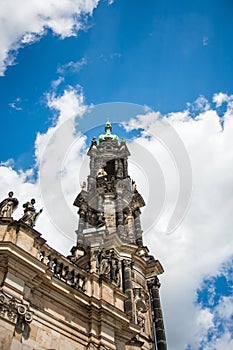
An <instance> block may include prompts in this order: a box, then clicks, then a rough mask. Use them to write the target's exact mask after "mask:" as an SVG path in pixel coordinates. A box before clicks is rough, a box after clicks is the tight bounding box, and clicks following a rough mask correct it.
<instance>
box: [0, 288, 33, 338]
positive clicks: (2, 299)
mask: <svg viewBox="0 0 233 350" xmlns="http://www.w3.org/2000/svg"><path fill="white" fill-rule="evenodd" d="M0 315H1V316H2V317H4V318H7V319H8V320H9V321H11V322H14V323H15V330H16V332H17V333H22V335H23V337H24V338H25V339H27V338H28V336H29V332H30V326H29V324H30V322H31V321H32V319H33V312H32V311H30V309H29V307H28V306H27V305H24V304H23V303H22V302H19V301H17V300H16V299H15V298H14V297H11V296H8V295H6V294H5V293H3V292H0Z"/></svg>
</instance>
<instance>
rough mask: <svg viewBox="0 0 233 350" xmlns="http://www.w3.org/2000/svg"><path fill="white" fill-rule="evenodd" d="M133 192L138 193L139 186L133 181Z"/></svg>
mask: <svg viewBox="0 0 233 350" xmlns="http://www.w3.org/2000/svg"><path fill="white" fill-rule="evenodd" d="M132 191H133V192H137V185H136V182H135V181H132Z"/></svg>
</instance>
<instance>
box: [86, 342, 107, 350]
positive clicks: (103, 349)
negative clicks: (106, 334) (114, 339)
mask: <svg viewBox="0 0 233 350" xmlns="http://www.w3.org/2000/svg"><path fill="white" fill-rule="evenodd" d="M87 350H110V348H108V347H107V346H104V345H96V344H94V343H89V344H88V346H87Z"/></svg>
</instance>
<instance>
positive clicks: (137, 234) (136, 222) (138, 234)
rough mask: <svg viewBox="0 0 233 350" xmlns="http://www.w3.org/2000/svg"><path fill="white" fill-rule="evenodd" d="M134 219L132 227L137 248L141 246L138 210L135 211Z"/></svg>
mask: <svg viewBox="0 0 233 350" xmlns="http://www.w3.org/2000/svg"><path fill="white" fill-rule="evenodd" d="M134 214H135V218H134V226H135V238H136V244H137V245H138V246H139V247H142V246H143V241H142V228H141V221H140V210H139V209H138V210H137V211H135V213H134Z"/></svg>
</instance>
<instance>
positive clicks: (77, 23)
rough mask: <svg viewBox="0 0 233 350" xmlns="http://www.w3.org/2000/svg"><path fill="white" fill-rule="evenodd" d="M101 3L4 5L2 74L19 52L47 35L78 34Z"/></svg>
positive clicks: (25, 0) (0, 18)
mask: <svg viewBox="0 0 233 350" xmlns="http://www.w3.org/2000/svg"><path fill="white" fill-rule="evenodd" d="M97 5H98V0H59V1H57V0H46V1H44V0H33V1H31V0H21V1H18V2H17V1H15V0H7V1H1V3H0V75H3V74H4V72H5V70H6V68H7V66H9V65H12V64H13V63H14V61H15V57H16V54H17V50H18V49H19V48H20V47H22V46H24V45H25V44H29V43H33V42H35V41H37V40H39V39H40V37H41V36H43V35H45V34H46V31H47V29H51V31H52V32H53V33H54V34H55V35H58V36H60V37H61V38H62V39H64V38H66V37H70V36H75V35H77V33H78V31H79V30H80V29H81V28H83V27H84V26H85V16H87V15H91V14H92V12H93V10H94V9H95V8H96V6H97Z"/></svg>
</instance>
